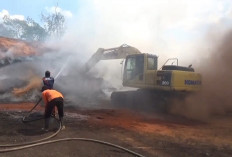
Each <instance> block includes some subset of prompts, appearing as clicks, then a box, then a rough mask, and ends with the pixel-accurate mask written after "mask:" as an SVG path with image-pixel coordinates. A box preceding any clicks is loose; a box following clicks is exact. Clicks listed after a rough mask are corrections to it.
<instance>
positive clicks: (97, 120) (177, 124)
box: [0, 103, 232, 157]
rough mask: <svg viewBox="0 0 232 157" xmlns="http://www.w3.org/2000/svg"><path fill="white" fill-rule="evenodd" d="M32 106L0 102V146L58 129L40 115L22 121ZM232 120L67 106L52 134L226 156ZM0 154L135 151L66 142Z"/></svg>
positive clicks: (176, 155) (64, 156) (91, 156)
mask: <svg viewBox="0 0 232 157" xmlns="http://www.w3.org/2000/svg"><path fill="white" fill-rule="evenodd" d="M107 105H110V103H109V104H107ZM33 106H34V104H33V103H20V104H0V126H1V129H0V145H4V144H13V143H22V142H28V141H33V140H38V139H41V138H44V137H47V136H49V135H51V134H53V133H54V132H55V131H56V129H57V127H58V125H57V123H56V122H55V121H53V122H52V121H51V128H50V129H51V130H50V131H49V132H43V131H42V130H41V128H42V127H43V120H38V121H34V122H31V123H23V122H22V117H23V115H25V113H26V111H28V110H30V109H31V108H32V107H33ZM42 113H43V107H41V106H38V107H37V108H36V109H35V113H33V114H32V118H33V116H36V115H42ZM231 121H232V114H228V115H224V116H215V117H213V118H212V119H211V120H210V121H208V122H201V121H194V120H189V119H186V118H183V117H178V116H174V115H169V114H164V113H160V112H158V111H157V112H155V111H154V112H150V113H149V114H148V113H144V112H142V111H141V112H137V111H132V110H129V109H122V108H121V109H115V108H110V107H109V108H105V109H98V108H96V109H83V108H82V109H80V108H73V107H65V125H66V129H65V130H62V131H61V132H60V133H59V134H58V135H57V136H56V137H54V138H52V139H62V138H74V137H75V138H91V139H96V140H101V141H105V142H110V143H113V144H117V145H120V146H122V147H125V148H127V149H130V150H132V151H134V152H136V153H139V154H141V155H143V156H146V157H156V156H159V157H160V156H161V157H180V156H181V157H185V156H186V157H189V156H193V157H205V156H206V157H208V156H212V157H229V156H232V123H231ZM52 139H51V140H52ZM0 149H1V150H2V149H4V147H1V148H0ZM0 156H1V157H13V156H14V157H15V156H16V157H25V156H38V157H40V156H43V157H48V156H49V157H69V156H70V157H74V156H75V157H77V156H78V157H99V156H101V157H118V156H120V157H130V156H135V155H132V154H129V153H128V152H125V151H123V150H120V149H118V148H114V147H111V146H107V145H102V144H99V143H93V142H84V141H64V142H57V143H53V144H47V145H42V146H36V147H32V148H28V149H23V150H18V151H11V152H4V153H1V154H0Z"/></svg>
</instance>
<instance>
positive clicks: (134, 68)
mask: <svg viewBox="0 0 232 157" xmlns="http://www.w3.org/2000/svg"><path fill="white" fill-rule="evenodd" d="M157 58H158V57H157V56H156V55H151V54H134V55H128V56H127V57H126V61H125V67H124V74H123V86H131V87H134V86H136V87H138V88H140V87H144V84H145V82H146V72H147V70H157V60H158V59H157Z"/></svg>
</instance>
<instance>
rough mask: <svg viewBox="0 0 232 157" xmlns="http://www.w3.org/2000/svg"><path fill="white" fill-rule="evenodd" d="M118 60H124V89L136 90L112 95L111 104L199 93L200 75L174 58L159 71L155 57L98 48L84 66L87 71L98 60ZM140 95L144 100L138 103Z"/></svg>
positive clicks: (128, 48)
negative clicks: (180, 64)
mask: <svg viewBox="0 0 232 157" xmlns="http://www.w3.org/2000/svg"><path fill="white" fill-rule="evenodd" d="M120 58H124V59H125V62H124V64H123V65H124V67H123V80H122V84H123V86H124V87H134V88H138V89H139V90H137V91H133V92H128V91H115V92H113V93H112V94H111V100H112V102H119V103H122V102H129V101H130V102H131V100H133V101H132V102H133V103H135V102H138V99H139V100H148V99H150V100H151V99H157V98H160V97H165V98H167V97H172V96H174V97H175V96H179V95H183V94H184V95H185V94H186V93H191V92H196V91H199V90H200V89H201V85H202V77H201V74H200V73H197V72H195V71H194V69H193V68H192V67H191V66H192V65H189V66H188V67H184V66H179V65H178V59H177V58H170V59H168V60H167V61H166V62H165V63H164V65H163V66H162V67H161V68H160V69H158V56H156V55H153V54H147V53H141V52H140V51H139V50H138V49H136V48H134V47H132V46H129V45H126V44H124V45H122V46H119V47H116V48H110V49H103V48H99V49H98V51H97V52H96V53H95V54H94V55H93V56H92V57H91V58H90V59H89V61H88V62H87V63H86V65H85V69H86V71H88V70H89V69H90V68H91V67H93V66H94V65H95V64H96V63H97V62H98V61H100V60H106V59H120ZM170 61H172V64H171V65H168V64H167V63H169V62H170ZM173 63H175V65H174V64H173ZM138 91H139V92H138ZM141 91H142V93H143V94H141ZM137 93H140V94H139V95H138V94H137ZM144 93H145V94H144ZM151 93H152V94H151ZM141 95H146V96H145V97H143V99H141ZM147 95H149V97H147Z"/></svg>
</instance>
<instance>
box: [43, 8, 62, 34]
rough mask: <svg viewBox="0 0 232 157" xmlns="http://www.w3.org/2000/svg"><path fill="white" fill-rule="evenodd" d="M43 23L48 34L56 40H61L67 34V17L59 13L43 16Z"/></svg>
mask: <svg viewBox="0 0 232 157" xmlns="http://www.w3.org/2000/svg"><path fill="white" fill-rule="evenodd" d="M41 16H42V21H43V22H44V23H45V25H44V28H45V29H46V32H47V33H48V34H49V35H50V36H51V37H55V38H60V37H61V36H62V35H63V34H64V32H65V17H64V15H62V14H61V13H59V12H56V13H54V14H49V15H44V14H41Z"/></svg>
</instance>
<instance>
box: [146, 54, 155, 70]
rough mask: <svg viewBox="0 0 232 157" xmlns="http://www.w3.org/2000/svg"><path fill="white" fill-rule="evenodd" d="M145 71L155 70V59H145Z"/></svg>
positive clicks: (152, 57)
mask: <svg viewBox="0 0 232 157" xmlns="http://www.w3.org/2000/svg"><path fill="white" fill-rule="evenodd" d="M147 69H148V70H157V57H156V56H148V57H147Z"/></svg>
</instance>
